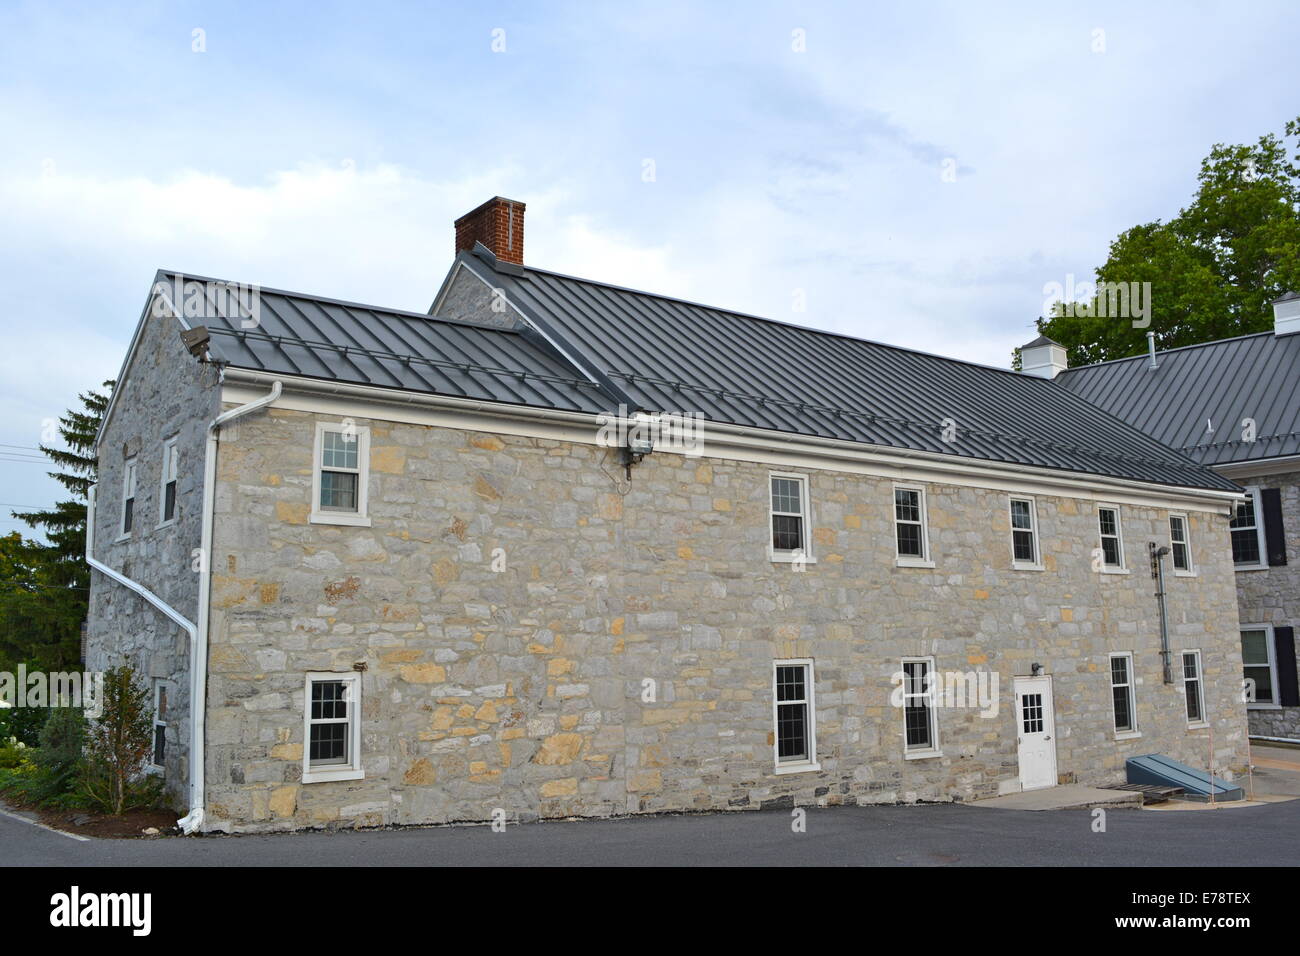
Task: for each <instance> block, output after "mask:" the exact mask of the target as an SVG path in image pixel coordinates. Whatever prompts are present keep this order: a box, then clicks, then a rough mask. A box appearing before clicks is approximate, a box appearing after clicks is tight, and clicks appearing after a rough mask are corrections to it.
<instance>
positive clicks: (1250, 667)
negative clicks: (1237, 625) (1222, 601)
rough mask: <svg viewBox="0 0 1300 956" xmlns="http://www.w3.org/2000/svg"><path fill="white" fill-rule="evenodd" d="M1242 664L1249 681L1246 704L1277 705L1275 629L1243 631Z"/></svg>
mask: <svg viewBox="0 0 1300 956" xmlns="http://www.w3.org/2000/svg"><path fill="white" fill-rule="evenodd" d="M1241 663H1242V668H1243V676H1244V677H1245V680H1246V687H1245V690H1246V693H1245V698H1246V703H1247V704H1248V705H1254V706H1261V705H1262V706H1264V707H1274V706H1276V705H1277V690H1276V688H1277V661H1276V660H1275V659H1274V655H1273V628H1272V627H1270V626H1269V625H1267V624H1260V625H1255V626H1253V627H1244V628H1242V630H1241Z"/></svg>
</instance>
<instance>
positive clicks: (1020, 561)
mask: <svg viewBox="0 0 1300 956" xmlns="http://www.w3.org/2000/svg"><path fill="white" fill-rule="evenodd" d="M1011 564H1012V566H1013V567H1017V568H1037V567H1039V566H1040V561H1039V557H1038V515H1037V513H1036V510H1035V508H1034V499H1033V498H1012V499H1011Z"/></svg>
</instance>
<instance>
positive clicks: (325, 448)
mask: <svg viewBox="0 0 1300 956" xmlns="http://www.w3.org/2000/svg"><path fill="white" fill-rule="evenodd" d="M369 474H370V429H369V428H365V427H363V426H359V425H354V424H352V423H351V422H339V423H332V422H320V423H318V424H317V426H316V451H315V468H314V470H313V473H312V475H313V477H312V513H311V520H312V522H313V523H315V524H351V525H367V526H368V525H369V524H370V518H369V517H368V516H367V514H366V504H367V485H368V484H369Z"/></svg>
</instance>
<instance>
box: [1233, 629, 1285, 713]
mask: <svg viewBox="0 0 1300 956" xmlns="http://www.w3.org/2000/svg"><path fill="white" fill-rule="evenodd" d="M1237 630H1238V634H1237V640H1238V642H1240V641H1241V634H1242V633H1244V632H1245V631H1263V632H1264V650H1265V651H1266V652H1267V653H1268V679H1269V684H1270V686H1271V687H1272V688H1273V699H1272V700H1271V701H1247V702H1246V709H1247V710H1281V709H1282V705H1281V704H1279V703H1278V702H1277V697H1278V692H1277V691H1278V687H1277V644H1276V635H1274V633H1273V625H1272V624H1242V625H1241V626H1240V627H1238V629H1237ZM1241 665H1242V672H1241V679H1242V680H1243V681H1244V680H1245V679H1246V659H1245V657H1244V656H1243V657H1242V660H1241ZM1250 666H1252V667H1263V666H1264V665H1263V664H1252V665H1250ZM1243 686H1244V685H1243Z"/></svg>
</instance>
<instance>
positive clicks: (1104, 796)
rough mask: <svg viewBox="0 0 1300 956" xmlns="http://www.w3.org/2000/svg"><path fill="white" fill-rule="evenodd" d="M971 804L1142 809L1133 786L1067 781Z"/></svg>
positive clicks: (1002, 807)
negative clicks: (1117, 787) (1111, 787)
mask: <svg viewBox="0 0 1300 956" xmlns="http://www.w3.org/2000/svg"><path fill="white" fill-rule="evenodd" d="M971 806H972V807H988V808H990V809H993V810H1087V809H1091V808H1092V807H1115V808H1123V807H1133V808H1134V809H1141V807H1142V794H1140V793H1138V792H1136V791H1133V790H1103V789H1101V788H1099V787H1085V786H1084V785H1083V784H1081V783H1067V784H1062V785H1061V786H1059V787H1044V788H1043V789H1041V790H1025V791H1023V792H1021V793H1008V794H1006V795H1004V796H1001V797H990V798H988V799H987V800H976V801H975V802H974V803H972V804H971Z"/></svg>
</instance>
